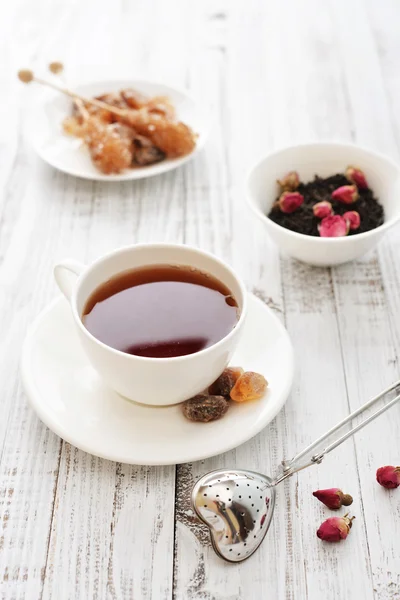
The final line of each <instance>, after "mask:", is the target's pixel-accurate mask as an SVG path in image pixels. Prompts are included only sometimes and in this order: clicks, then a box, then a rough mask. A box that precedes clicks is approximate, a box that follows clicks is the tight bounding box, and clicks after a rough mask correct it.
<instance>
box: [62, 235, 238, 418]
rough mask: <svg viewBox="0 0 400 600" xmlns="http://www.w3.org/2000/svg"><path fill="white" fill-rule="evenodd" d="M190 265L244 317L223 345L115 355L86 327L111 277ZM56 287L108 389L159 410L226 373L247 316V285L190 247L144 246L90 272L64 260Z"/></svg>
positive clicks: (131, 248) (104, 261) (107, 260)
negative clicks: (89, 307) (94, 298)
mask: <svg viewBox="0 0 400 600" xmlns="http://www.w3.org/2000/svg"><path fill="white" fill-rule="evenodd" d="M157 264H168V265H189V266H191V267H196V268H198V269H201V270H203V271H207V272H208V273H210V274H211V275H213V276H214V277H216V278H217V279H218V280H219V281H221V282H222V283H224V284H225V285H226V286H227V287H228V288H229V289H230V290H231V292H232V294H233V295H234V297H235V299H236V301H237V303H238V306H239V310H240V317H239V319H238V322H237V324H236V326H235V328H234V329H232V331H230V332H229V333H228V335H226V336H225V337H224V338H223V339H222V340H220V341H219V342H217V343H216V344H214V345H213V346H210V347H209V348H205V349H204V350H200V351H199V352H195V353H194V354H188V355H185V356H176V357H172V358H148V357H142V356H134V355H131V354H126V353H124V352H120V351H119V350H115V349H114V348H111V347H110V346H107V345H106V344H104V343H103V342H101V341H99V340H98V339H96V338H95V337H94V336H93V335H92V334H91V333H90V332H89V331H88V330H87V329H86V327H85V326H84V325H83V323H82V312H83V310H84V307H85V304H86V301H87V300H88V298H89V296H90V295H91V294H92V293H93V292H94V291H95V290H96V288H98V287H99V286H100V285H101V284H102V283H104V282H106V281H107V280H108V279H110V278H111V277H113V276H115V275H117V274H118V273H121V272H123V271H127V270H129V269H135V268H137V267H143V266H147V265H157ZM54 276H55V279H56V282H57V284H58V287H59V288H60V290H61V291H62V293H63V294H64V296H65V297H66V298H67V299H68V300H69V302H70V304H71V308H72V315H73V318H74V321H75V326H76V329H77V331H78V334H79V337H80V339H81V342H82V344H83V347H84V349H85V352H86V354H87V356H88V358H89V360H90V362H91V364H92V365H93V367H94V368H95V369H96V371H97V372H98V373H99V375H100V376H101V377H102V378H103V379H104V381H105V382H106V384H107V385H108V386H109V387H111V388H112V389H114V390H115V391H116V392H118V393H119V394H121V395H122V396H124V397H126V398H129V399H130V400H134V401H135V402H140V403H143V404H151V405H157V406H166V405H169V404H178V403H179V402H183V401H184V400H187V399H188V398H191V397H192V396H194V395H196V394H198V393H200V392H202V391H203V390H204V389H205V388H206V387H207V386H208V385H210V384H211V383H212V382H213V381H214V380H215V379H216V378H217V377H218V376H219V375H220V374H221V373H222V371H223V370H224V368H225V367H226V365H227V364H228V362H229V360H230V359H231V357H232V354H233V352H234V350H235V348H236V346H237V344H238V341H239V338H240V334H241V332H242V329H243V324H244V320H245V316H246V310H247V296H246V290H245V287H244V284H243V283H242V281H241V280H240V279H239V277H238V276H237V275H236V274H235V273H234V272H233V270H232V269H231V268H230V267H229V266H228V265H226V264H225V263H223V262H222V261H221V260H219V259H218V258H216V257H215V256H213V255H212V254H208V253H207V252H203V251H202V250H198V249H196V248H191V247H189V246H183V245H173V244H140V245H135V246H128V247H125V248H121V249H119V250H116V251H114V252H111V253H110V254H107V255H106V256H103V257H102V258H99V259H98V260H96V261H95V262H94V263H93V264H92V265H90V266H88V267H86V266H84V265H81V264H80V263H78V262H76V261H73V260H65V261H63V262H61V263H59V264H58V265H56V266H55V268H54Z"/></svg>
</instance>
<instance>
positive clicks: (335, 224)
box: [318, 215, 349, 237]
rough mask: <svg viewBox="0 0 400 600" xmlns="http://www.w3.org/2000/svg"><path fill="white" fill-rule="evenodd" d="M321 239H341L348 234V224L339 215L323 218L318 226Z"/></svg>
mask: <svg viewBox="0 0 400 600" xmlns="http://www.w3.org/2000/svg"><path fill="white" fill-rule="evenodd" d="M318 231H319V235H320V236H321V237H343V236H345V235H347V234H348V233H349V223H348V222H347V221H346V219H344V218H343V217H341V216H340V215H332V216H331V217H325V219H322V221H321V223H320V224H319V225H318Z"/></svg>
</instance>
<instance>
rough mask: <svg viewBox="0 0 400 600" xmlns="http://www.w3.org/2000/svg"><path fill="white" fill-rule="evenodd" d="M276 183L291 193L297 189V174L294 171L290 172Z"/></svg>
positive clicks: (298, 180)
mask: <svg viewBox="0 0 400 600" xmlns="http://www.w3.org/2000/svg"><path fill="white" fill-rule="evenodd" d="M278 183H279V185H280V186H281V187H282V188H283V189H284V190H287V191H290V192H293V191H294V190H297V188H298V187H299V184H300V177H299V174H298V173H297V172H296V171H290V172H289V173H286V175H285V177H282V179H278Z"/></svg>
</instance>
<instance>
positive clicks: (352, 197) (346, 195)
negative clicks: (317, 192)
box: [332, 185, 358, 204]
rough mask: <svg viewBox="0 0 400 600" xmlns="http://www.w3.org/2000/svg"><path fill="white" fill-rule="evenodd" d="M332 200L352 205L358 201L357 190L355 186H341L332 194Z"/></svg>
mask: <svg viewBox="0 0 400 600" xmlns="http://www.w3.org/2000/svg"><path fill="white" fill-rule="evenodd" d="M332 198H333V199H334V200H337V201H338V202H342V203H343V204H353V202H355V201H356V200H358V190H357V186H355V185H341V186H340V187H338V188H337V189H336V190H333V192H332Z"/></svg>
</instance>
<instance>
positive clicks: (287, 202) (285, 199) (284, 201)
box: [278, 192, 304, 213]
mask: <svg viewBox="0 0 400 600" xmlns="http://www.w3.org/2000/svg"><path fill="white" fill-rule="evenodd" d="M303 202H304V196H302V195H301V194H300V193H299V192H283V194H281V196H280V197H279V200H278V204H279V208H280V209H281V211H282V212H284V213H292V212H294V211H295V210H296V209H298V208H299V206H301V205H302V204H303Z"/></svg>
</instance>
